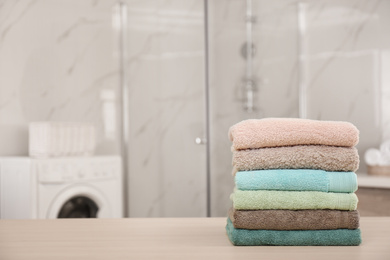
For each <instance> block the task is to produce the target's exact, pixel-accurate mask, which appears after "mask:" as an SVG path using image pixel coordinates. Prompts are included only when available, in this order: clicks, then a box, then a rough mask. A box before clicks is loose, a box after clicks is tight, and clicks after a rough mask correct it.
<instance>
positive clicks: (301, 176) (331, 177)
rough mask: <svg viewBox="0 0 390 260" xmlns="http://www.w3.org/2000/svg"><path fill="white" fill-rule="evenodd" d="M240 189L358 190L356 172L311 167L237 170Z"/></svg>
mask: <svg viewBox="0 0 390 260" xmlns="http://www.w3.org/2000/svg"><path fill="white" fill-rule="evenodd" d="M234 180H235V183H236V187H237V189H239V190H285V191H287V190H289V191H322V192H341V193H351V192H355V191H356V190H357V187H358V185H357V178H356V174H355V173H354V172H326V171H322V170H309V169H298V170H290V169H276V170H258V171H245V172H237V173H236V176H235V178H234Z"/></svg>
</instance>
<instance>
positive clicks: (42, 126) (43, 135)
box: [29, 122, 96, 158]
mask: <svg viewBox="0 0 390 260" xmlns="http://www.w3.org/2000/svg"><path fill="white" fill-rule="evenodd" d="M95 146H96V133H95V127H94V126H93V125H91V124H88V123H78V122H74V123H72V122H33V123H30V126H29V155H30V156H31V157H34V158H48V157H63V156H85V155H87V156H88V155H93V153H94V150H95Z"/></svg>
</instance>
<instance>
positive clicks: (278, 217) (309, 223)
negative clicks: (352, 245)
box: [229, 208, 359, 230]
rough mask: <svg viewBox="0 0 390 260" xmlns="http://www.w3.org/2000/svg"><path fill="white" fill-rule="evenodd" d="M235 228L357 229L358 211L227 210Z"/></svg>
mask: <svg viewBox="0 0 390 260" xmlns="http://www.w3.org/2000/svg"><path fill="white" fill-rule="evenodd" d="M229 218H230V220H231V221H232V223H233V226H234V227H235V228H240V229H268V230H319V229H357V228H358V227H359V212H358V211H357V210H354V211H345V210H235V209H233V208H231V209H230V210H229Z"/></svg>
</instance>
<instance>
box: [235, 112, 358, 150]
mask: <svg viewBox="0 0 390 260" xmlns="http://www.w3.org/2000/svg"><path fill="white" fill-rule="evenodd" d="M229 138H230V140H231V141H232V142H233V149H235V150H242V149H256V148H263V147H278V146H291V145H330V146H347V147H352V146H355V145H356V144H357V143H358V142H359V131H358V129H357V128H356V127H355V126H354V125H353V124H351V123H348V122H338V121H317V120H309V119H299V118H265V119H249V120H244V121H241V122H240V123H237V124H235V125H234V126H232V127H231V128H230V129H229Z"/></svg>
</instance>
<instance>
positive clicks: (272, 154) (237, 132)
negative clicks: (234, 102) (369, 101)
mask: <svg viewBox="0 0 390 260" xmlns="http://www.w3.org/2000/svg"><path fill="white" fill-rule="evenodd" d="M229 138H230V140H231V141H232V142H233V146H232V151H233V167H234V168H233V174H234V175H235V185H236V187H235V189H234V192H233V194H232V195H231V199H232V201H233V208H231V209H230V211H229V217H228V220H227V221H228V223H227V226H226V231H227V234H228V237H229V239H230V241H231V242H232V243H233V244H234V245H239V246H257V245H283V246H310V245H311V246H355V245H359V244H360V243H361V235H360V229H358V227H359V213H358V211H357V210H356V208H357V202H358V199H357V196H356V194H355V193H354V192H355V191H356V190H357V179H356V174H355V173H354V172H355V171H356V170H357V168H358V166H359V155H358V153H357V149H356V148H355V147H354V146H355V145H356V144H357V143H358V141H359V131H358V130H357V128H356V127H355V126H354V125H352V124H351V123H347V122H335V121H316V120H307V119H295V118H266V119H250V120H245V121H242V122H240V123H238V124H236V125H234V126H232V127H231V128H230V130H229Z"/></svg>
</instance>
